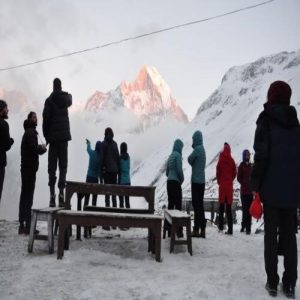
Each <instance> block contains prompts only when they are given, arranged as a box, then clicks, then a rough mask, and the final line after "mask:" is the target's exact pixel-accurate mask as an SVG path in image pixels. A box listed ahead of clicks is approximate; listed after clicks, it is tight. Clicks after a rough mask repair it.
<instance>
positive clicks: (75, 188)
mask: <svg viewBox="0 0 300 300" xmlns="http://www.w3.org/2000/svg"><path fill="white" fill-rule="evenodd" d="M155 188H156V187H155V186H133V185H131V186H130V185H118V184H98V183H86V182H77V181H67V182H66V198H65V207H66V209H71V200H72V196H73V195H74V194H77V211H81V210H82V208H83V207H82V200H83V198H84V196H85V195H86V194H94V195H115V196H119V195H122V196H133V197H144V198H145V200H146V201H147V204H148V208H147V213H149V214H154V204H155ZM96 210H97V209H96ZM128 210H129V209H128ZM97 211H99V209H98V210H97ZM100 211H105V209H104V208H103V209H100ZM109 212H120V211H119V210H118V208H110V209H109ZM128 212H130V211H128ZM144 213H145V212H144ZM76 238H77V240H80V239H81V226H80V225H77V230H76Z"/></svg>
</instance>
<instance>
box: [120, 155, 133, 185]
mask: <svg viewBox="0 0 300 300" xmlns="http://www.w3.org/2000/svg"><path fill="white" fill-rule="evenodd" d="M130 183H131V182H130V157H129V155H128V153H124V154H121V155H120V166H119V184H130Z"/></svg>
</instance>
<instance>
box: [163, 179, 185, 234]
mask: <svg viewBox="0 0 300 300" xmlns="http://www.w3.org/2000/svg"><path fill="white" fill-rule="evenodd" d="M167 193H168V209H178V210H181V206H182V190H181V184H180V183H179V182H178V181H176V180H168V181H167ZM164 226H165V227H166V229H167V230H168V231H169V230H170V224H169V222H167V221H166V222H165V225H164ZM178 231H179V232H182V228H179V229H178Z"/></svg>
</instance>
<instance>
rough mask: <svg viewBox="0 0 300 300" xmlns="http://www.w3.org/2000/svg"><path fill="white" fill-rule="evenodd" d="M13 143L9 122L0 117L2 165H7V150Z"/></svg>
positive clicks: (0, 160) (0, 164) (0, 159)
mask: <svg viewBox="0 0 300 300" xmlns="http://www.w3.org/2000/svg"><path fill="white" fill-rule="evenodd" d="M13 143H14V141H13V139H12V138H11V137H10V135H9V126H8V123H7V122H6V121H5V120H4V119H3V118H1V117H0V167H5V166H6V163H7V162H6V151H8V150H9V149H10V147H11V146H12V144H13Z"/></svg>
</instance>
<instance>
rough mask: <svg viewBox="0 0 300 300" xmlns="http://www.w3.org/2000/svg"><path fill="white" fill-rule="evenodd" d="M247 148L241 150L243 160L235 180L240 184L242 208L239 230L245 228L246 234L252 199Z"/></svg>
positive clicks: (248, 228)
mask: <svg viewBox="0 0 300 300" xmlns="http://www.w3.org/2000/svg"><path fill="white" fill-rule="evenodd" d="M250 156H251V155H250V152H249V150H247V149H246V150H244V151H243V161H242V162H241V163H240V165H239V168H238V175H237V180H238V182H239V183H240V184H241V201H242V208H243V218H242V227H241V232H244V231H245V229H246V234H250V233H251V215H250V213H249V209H250V205H251V203H252V200H253V195H252V192H251V189H250V175H251V171H252V164H251V163H250Z"/></svg>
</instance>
